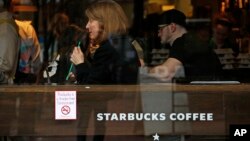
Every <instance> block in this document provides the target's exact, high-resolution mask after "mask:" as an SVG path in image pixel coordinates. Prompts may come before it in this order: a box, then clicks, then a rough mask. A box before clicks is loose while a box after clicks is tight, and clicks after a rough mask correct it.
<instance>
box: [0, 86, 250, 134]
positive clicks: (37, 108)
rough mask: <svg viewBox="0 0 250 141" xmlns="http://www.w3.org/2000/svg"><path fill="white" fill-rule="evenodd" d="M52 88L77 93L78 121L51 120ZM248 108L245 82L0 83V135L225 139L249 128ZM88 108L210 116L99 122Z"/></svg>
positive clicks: (249, 88)
mask: <svg viewBox="0 0 250 141" xmlns="http://www.w3.org/2000/svg"><path fill="white" fill-rule="evenodd" d="M56 90H74V91H77V120H55V118H54V114H55V113H54V112H55V100H54V98H55V95H54V93H55V91H56ZM249 107H250V85H249V84H240V85H177V84H143V85H90V86H86V85H57V86H56V85H11V86H7V85H6V86H3V85H1V86H0V129H1V130H0V135H1V136H17V135H18V136H57V135H59V136H61V135H80V134H81V135H92V134H105V135H151V134H154V133H159V134H178V135H179V134H181V135H228V133H229V125H230V124H250V108H249ZM92 109H95V110H96V111H97V113H106V112H108V113H118V114H119V113H165V114H166V115H169V114H171V113H213V118H214V119H213V121H172V120H170V119H166V120H164V121H106V122H99V121H97V120H96V119H97V118H96V113H93V112H92ZM94 123H96V126H97V127H96V129H97V130H96V132H95V131H94V129H95V127H94ZM104 124H105V125H106V128H104V127H103V125H104Z"/></svg>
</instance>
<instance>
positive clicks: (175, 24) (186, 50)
mask: <svg viewBox="0 0 250 141" xmlns="http://www.w3.org/2000/svg"><path fill="white" fill-rule="evenodd" d="M158 27H159V33H158V36H159V37H160V40H161V44H170V46H171V47H170V51H169V58H168V59H167V60H166V61H165V62H164V63H163V64H161V65H159V66H155V67H153V68H152V69H150V71H149V72H150V74H152V76H154V77H156V78H158V79H160V80H163V81H166V80H168V81H169V80H172V79H173V78H175V76H176V73H177V72H178V71H179V70H180V68H182V67H184V70H185V79H186V80H188V81H192V80H201V79H206V80H208V79H209V80H210V79H215V77H216V76H217V75H218V73H219V71H220V68H221V65H220V62H219V59H218V57H217V56H216V54H215V53H214V51H213V49H211V48H209V47H208V45H204V44H201V43H199V42H198V41H197V39H195V38H194V37H192V35H190V34H188V32H187V29H186V16H185V15H184V14H183V13H182V12H181V11H178V10H176V9H172V10H168V11H165V12H163V13H162V14H161V20H160V23H159V25H158Z"/></svg>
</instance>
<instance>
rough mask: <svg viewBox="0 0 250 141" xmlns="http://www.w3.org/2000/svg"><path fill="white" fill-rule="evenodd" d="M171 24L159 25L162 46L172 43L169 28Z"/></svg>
mask: <svg viewBox="0 0 250 141" xmlns="http://www.w3.org/2000/svg"><path fill="white" fill-rule="evenodd" d="M169 25H170V24H164V25H159V26H158V27H159V29H158V37H160V39H161V44H167V43H170V38H171V32H170V28H169Z"/></svg>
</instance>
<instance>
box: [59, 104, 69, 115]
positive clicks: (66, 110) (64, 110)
mask: <svg viewBox="0 0 250 141" xmlns="http://www.w3.org/2000/svg"><path fill="white" fill-rule="evenodd" d="M61 112H62V114H64V115H68V114H69V113H70V107H69V106H67V105H64V106H63V107H62V108H61Z"/></svg>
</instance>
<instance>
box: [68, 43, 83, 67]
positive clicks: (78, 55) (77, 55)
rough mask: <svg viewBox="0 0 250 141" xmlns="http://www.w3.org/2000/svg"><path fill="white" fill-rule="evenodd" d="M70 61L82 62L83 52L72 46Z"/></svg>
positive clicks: (76, 63)
mask: <svg viewBox="0 0 250 141" xmlns="http://www.w3.org/2000/svg"><path fill="white" fill-rule="evenodd" d="M70 61H71V62H72V63H73V64H75V65H78V64H81V63H84V54H83V53H82V50H81V48H79V47H75V48H74V50H73V53H72V54H71V58H70Z"/></svg>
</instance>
